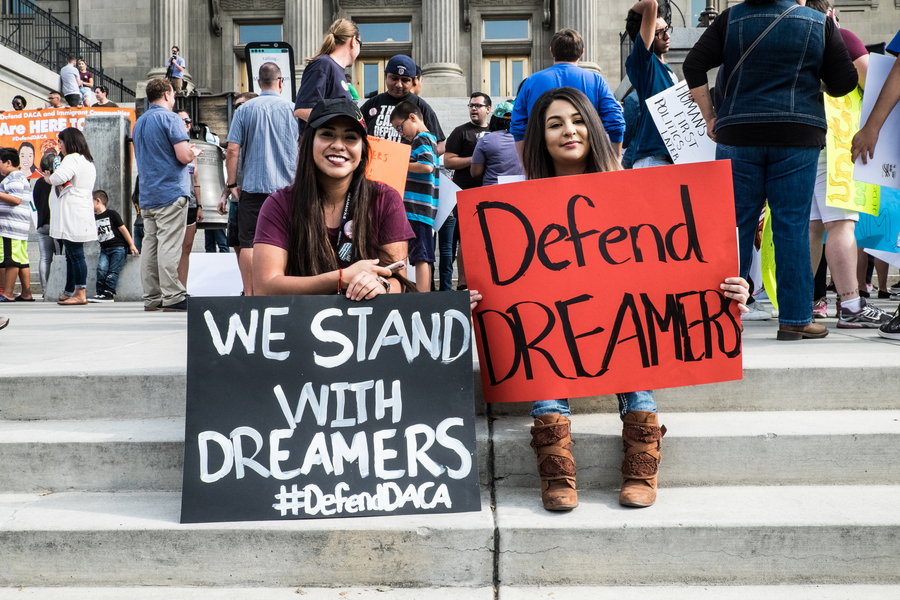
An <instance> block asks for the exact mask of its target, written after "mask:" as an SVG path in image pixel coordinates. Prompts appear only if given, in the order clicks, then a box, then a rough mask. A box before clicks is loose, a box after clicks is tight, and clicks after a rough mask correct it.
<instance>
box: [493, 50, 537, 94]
mask: <svg viewBox="0 0 900 600" xmlns="http://www.w3.org/2000/svg"><path fill="white" fill-rule="evenodd" d="M481 73H482V78H483V81H482V86H481V91H483V92H485V93H486V94H487V95H489V96H490V97H491V98H506V97H513V96H515V95H516V92H518V91H519V86H520V85H521V84H522V81H523V80H524V79H525V78H526V77H528V76H529V75H530V74H531V61H530V60H529V58H528V57H527V56H486V57H484V64H483V66H482V69H481ZM498 101H499V100H498Z"/></svg>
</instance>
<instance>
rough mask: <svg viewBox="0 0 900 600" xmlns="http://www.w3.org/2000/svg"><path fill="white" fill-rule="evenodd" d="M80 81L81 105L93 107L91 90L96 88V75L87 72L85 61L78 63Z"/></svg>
mask: <svg viewBox="0 0 900 600" xmlns="http://www.w3.org/2000/svg"><path fill="white" fill-rule="evenodd" d="M78 80H79V82H80V85H81V87H80V88H79V90H78V91H79V92H80V93H81V103H82V104H84V105H85V106H90V105H91V101H90V100H91V90H92V88H93V87H94V74H93V73H91V72H90V71H88V70H87V63H85V62H84V61H83V60H79V61H78Z"/></svg>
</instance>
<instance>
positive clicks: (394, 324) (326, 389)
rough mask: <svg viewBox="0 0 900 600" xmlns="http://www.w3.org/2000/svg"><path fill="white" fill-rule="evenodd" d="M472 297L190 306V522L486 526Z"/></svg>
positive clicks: (184, 505) (184, 514)
mask: <svg viewBox="0 0 900 600" xmlns="http://www.w3.org/2000/svg"><path fill="white" fill-rule="evenodd" d="M468 315H469V300H468V293H466V294H463V293H436V294H403V295H390V296H378V297H377V298H375V299H374V300H372V301H367V302H353V301H350V300H347V299H346V298H344V297H342V296H305V297H304V296H294V297H285V296H282V297H267V298H259V297H253V298H208V299H203V298H192V299H191V302H190V308H189V311H188V363H187V418H186V423H185V457H184V487H183V490H182V501H181V522H182V523H199V522H213V521H247V520H282V519H309V518H322V517H352V516H377V515H401V514H413V513H448V512H466V511H478V510H481V497H480V493H479V485H478V461H477V460H476V457H475V409H474V397H473V389H472V351H471V339H472V338H471V328H470V322H469V316H468Z"/></svg>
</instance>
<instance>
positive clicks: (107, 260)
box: [97, 246, 128, 296]
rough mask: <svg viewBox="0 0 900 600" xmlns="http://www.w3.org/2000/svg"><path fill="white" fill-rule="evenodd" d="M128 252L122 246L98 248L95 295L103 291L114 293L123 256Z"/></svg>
mask: <svg viewBox="0 0 900 600" xmlns="http://www.w3.org/2000/svg"><path fill="white" fill-rule="evenodd" d="M127 254H128V252H127V251H126V250H125V247H124V246H115V247H114V248H100V258H99V260H98V261H97V295H98V296H99V295H102V294H103V293H105V292H108V293H110V294H112V295H113V296H115V295H116V288H117V287H118V286H119V273H121V272H122V267H124V266H125V256H127Z"/></svg>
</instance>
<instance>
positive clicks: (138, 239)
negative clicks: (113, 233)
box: [131, 225, 144, 252]
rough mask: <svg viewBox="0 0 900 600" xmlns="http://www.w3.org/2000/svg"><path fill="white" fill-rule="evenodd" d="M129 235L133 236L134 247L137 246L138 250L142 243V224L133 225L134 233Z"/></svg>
mask: <svg viewBox="0 0 900 600" xmlns="http://www.w3.org/2000/svg"><path fill="white" fill-rule="evenodd" d="M131 237H133V238H134V247H135V248H137V250H138V252H140V251H141V247H142V246H143V245H144V226H143V225H135V226H134V235H133V236H131Z"/></svg>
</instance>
